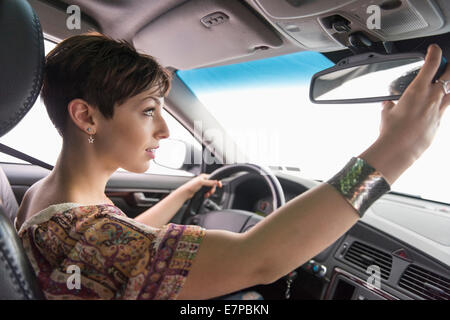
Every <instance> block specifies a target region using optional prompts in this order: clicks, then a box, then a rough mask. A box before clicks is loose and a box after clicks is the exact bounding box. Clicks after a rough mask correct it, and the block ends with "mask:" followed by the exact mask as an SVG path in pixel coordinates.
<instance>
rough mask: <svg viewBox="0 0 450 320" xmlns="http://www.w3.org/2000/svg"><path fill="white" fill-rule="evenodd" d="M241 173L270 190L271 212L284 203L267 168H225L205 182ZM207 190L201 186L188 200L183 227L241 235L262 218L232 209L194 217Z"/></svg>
mask: <svg viewBox="0 0 450 320" xmlns="http://www.w3.org/2000/svg"><path fill="white" fill-rule="evenodd" d="M242 171H244V172H250V173H257V174H261V175H262V177H263V178H264V182H265V183H266V185H267V186H268V187H269V188H270V192H271V194H272V199H273V200H272V208H273V209H274V210H275V209H277V208H279V207H281V206H282V205H284V204H285V198H284V192H283V189H282V188H281V184H280V181H278V178H277V177H276V176H275V175H274V174H273V173H272V172H270V171H269V170H268V169H265V168H263V167H261V166H258V165H256V164H250V163H244V164H231V165H227V166H224V167H221V168H219V169H217V170H215V171H214V172H212V173H211V175H210V177H209V179H210V180H216V179H217V180H221V179H223V178H226V177H229V176H230V175H232V174H234V173H237V172H242ZM209 189H210V188H209V187H202V188H201V189H200V190H199V191H198V192H197V193H196V194H195V195H194V196H193V197H192V199H191V202H190V204H189V206H188V209H187V215H188V217H187V218H186V219H185V221H184V224H195V225H199V226H202V227H203V228H206V229H222V230H228V231H233V232H245V231H247V230H248V229H250V228H251V227H253V226H254V225H255V224H256V223H258V222H259V221H260V220H262V219H264V218H263V217H261V216H259V215H257V214H255V213H253V212H250V211H246V210H236V209H222V210H213V211H209V212H207V213H202V214H197V212H198V210H199V209H200V205H201V204H202V202H203V201H204V194H205V193H206V192H207V191H208V190H209Z"/></svg>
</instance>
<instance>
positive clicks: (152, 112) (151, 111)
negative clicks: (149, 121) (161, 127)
mask: <svg viewBox="0 0 450 320" xmlns="http://www.w3.org/2000/svg"><path fill="white" fill-rule="evenodd" d="M144 113H145V114H146V115H147V116H149V117H152V118H153V115H154V114H155V109H149V110H145V111H144Z"/></svg>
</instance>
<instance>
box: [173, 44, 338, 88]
mask: <svg viewBox="0 0 450 320" xmlns="http://www.w3.org/2000/svg"><path fill="white" fill-rule="evenodd" d="M333 65H334V64H333V62H331V61H330V60H329V59H328V58H326V57H325V56H324V55H322V54H321V53H319V52H312V51H303V52H297V53H292V54H288V55H283V56H278V57H273V58H267V59H262V60H256V61H249V62H244V63H238V64H232V65H226V66H219V67H210V68H200V69H193V70H179V71H177V74H178V77H179V78H180V79H181V80H182V81H183V82H184V83H185V84H186V85H187V86H188V87H189V88H190V89H191V90H192V91H193V92H194V93H195V92H197V93H198V92H208V91H211V90H212V91H217V90H218V89H219V90H227V89H235V88H240V89H242V88H251V87H259V88H261V87H264V86H270V87H272V88H273V87H274V86H293V85H297V84H300V85H304V84H305V83H307V84H309V82H310V80H311V77H312V76H313V75H314V74H315V73H316V72H319V71H321V70H324V69H326V68H329V67H332V66H333Z"/></svg>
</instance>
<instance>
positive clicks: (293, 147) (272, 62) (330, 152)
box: [177, 52, 450, 203]
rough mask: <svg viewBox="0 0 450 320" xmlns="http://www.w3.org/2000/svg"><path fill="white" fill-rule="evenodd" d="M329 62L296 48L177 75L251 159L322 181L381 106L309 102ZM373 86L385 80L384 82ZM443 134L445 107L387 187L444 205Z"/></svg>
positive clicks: (373, 128) (363, 141) (449, 129)
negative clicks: (419, 151)
mask: <svg viewBox="0 0 450 320" xmlns="http://www.w3.org/2000/svg"><path fill="white" fill-rule="evenodd" d="M331 66H333V63H332V62H331V61H330V60H328V59H327V58H326V57H325V56H324V55H322V54H320V53H317V52H298V53H293V54H288V55H283V56H279V57H272V58H267V59H263V60H257V61H250V62H245V63H239V64H234V65H226V66H219V67H211V68H201V69H193V70H181V71H178V72H177V74H178V76H179V77H180V78H181V79H182V81H183V82H184V83H185V84H186V85H187V86H188V87H189V88H190V90H191V91H192V92H193V93H194V94H195V95H196V96H197V98H198V99H199V100H200V101H201V102H202V104H203V105H204V106H205V107H206V108H207V109H208V110H209V112H211V114H212V115H213V116H214V117H215V118H216V119H218V121H219V122H220V124H221V125H222V126H223V127H224V128H225V130H226V131H227V133H228V134H229V135H230V136H231V137H232V138H233V139H234V140H235V142H236V144H237V145H238V147H239V148H240V149H241V151H243V152H245V153H246V154H247V156H248V157H249V158H250V159H251V161H253V162H254V163H257V164H262V165H266V166H282V167H288V166H289V167H294V168H298V169H299V170H300V171H299V174H300V175H301V176H303V177H305V178H310V179H316V180H322V181H325V180H328V179H329V178H331V177H332V176H333V175H334V174H335V173H336V172H338V171H339V170H340V169H341V168H342V167H343V166H344V165H345V164H346V163H347V161H348V160H349V159H350V158H351V157H353V156H357V155H359V154H360V153H361V152H363V151H364V150H365V149H366V148H367V147H369V146H370V145H371V144H372V143H373V142H374V141H375V139H376V138H377V136H378V133H379V124H380V119H381V103H370V104H354V105H351V104H347V105H345V104H344V105H331V104H329V105H327V104H323V105H318V104H312V103H311V102H310V100H309V84H310V80H311V77H312V75H313V74H314V73H316V72H318V71H321V70H323V69H326V68H328V67H331ZM373 84H374V86H375V85H378V86H387V85H389V83H386V81H385V79H377V80H376V81H374V82H373ZM449 136H450V114H449V113H448V112H447V113H446V114H445V115H444V117H443V118H442V119H441V124H440V128H439V130H438V133H437V136H436V137H435V140H434V141H433V144H432V146H431V147H430V148H429V150H427V152H426V153H425V154H424V155H423V156H422V157H421V158H420V159H419V160H418V161H417V162H416V163H415V164H414V165H413V166H412V167H411V168H409V169H408V170H407V171H406V172H405V173H404V174H403V175H402V176H401V177H400V178H399V179H398V180H397V181H396V182H395V183H394V184H393V186H392V190H393V191H397V192H401V193H407V194H410V195H417V196H420V197H422V198H424V199H430V200H435V201H439V202H444V203H450V198H449V195H448V190H447V189H448V188H447V181H449V180H450V171H449V170H447V169H446V168H447V165H448V163H450V153H449V152H448V143H447V142H446V140H445V139H444V137H449Z"/></svg>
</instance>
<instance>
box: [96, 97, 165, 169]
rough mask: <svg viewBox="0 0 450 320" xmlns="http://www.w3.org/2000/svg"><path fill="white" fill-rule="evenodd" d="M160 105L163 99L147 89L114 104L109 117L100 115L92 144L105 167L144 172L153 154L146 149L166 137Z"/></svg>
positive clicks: (153, 146)
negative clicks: (111, 116)
mask: <svg viewBox="0 0 450 320" xmlns="http://www.w3.org/2000/svg"><path fill="white" fill-rule="evenodd" d="M162 106H163V99H162V98H159V97H158V96H157V95H156V94H155V93H154V92H153V91H152V90H148V91H144V92H142V93H140V94H138V95H136V96H134V97H132V98H130V99H128V100H126V101H125V102H124V103H123V104H121V105H116V107H115V109H114V116H113V118H112V119H105V118H103V117H100V118H101V119H100V120H99V126H98V129H97V132H96V134H95V137H94V138H95V142H94V144H95V145H96V151H98V152H99V157H101V158H103V159H104V161H105V164H106V165H107V166H108V167H110V168H111V169H112V170H115V169H114V168H117V167H120V168H123V169H125V170H128V171H131V172H136V173H142V172H145V171H147V169H148V168H149V165H150V160H151V159H152V158H153V155H154V154H152V153H151V152H148V151H146V150H150V149H153V148H157V147H158V145H159V140H160V139H165V138H167V137H169V129H168V127H167V124H166V122H165V120H164V119H163V117H162V114H161V112H162Z"/></svg>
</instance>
